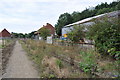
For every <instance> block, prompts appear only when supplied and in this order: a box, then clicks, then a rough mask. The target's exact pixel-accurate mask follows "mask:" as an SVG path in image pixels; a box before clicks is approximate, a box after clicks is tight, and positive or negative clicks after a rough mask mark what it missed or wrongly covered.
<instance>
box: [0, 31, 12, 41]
mask: <svg viewBox="0 0 120 80" xmlns="http://www.w3.org/2000/svg"><path fill="white" fill-rule="evenodd" d="M9 38H11V34H10V33H9V32H8V31H7V30H6V29H3V30H2V31H1V32H0V39H9Z"/></svg>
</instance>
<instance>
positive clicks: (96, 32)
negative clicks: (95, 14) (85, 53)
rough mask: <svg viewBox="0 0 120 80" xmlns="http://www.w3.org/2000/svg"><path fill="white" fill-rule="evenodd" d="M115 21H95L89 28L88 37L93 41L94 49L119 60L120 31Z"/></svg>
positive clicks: (105, 19)
mask: <svg viewBox="0 0 120 80" xmlns="http://www.w3.org/2000/svg"><path fill="white" fill-rule="evenodd" d="M119 28H120V27H119V22H118V20H115V19H111V20H110V19H109V20H108V19H107V18H104V19H103V20H99V21H97V20H96V21H95V24H94V25H92V26H91V27H90V28H89V32H88V36H89V38H90V39H93V40H94V41H95V47H96V48H97V50H98V51H99V52H100V53H102V54H109V55H111V56H113V57H114V58H117V59H120V32H119V31H120V29H119Z"/></svg>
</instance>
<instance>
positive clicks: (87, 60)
mask: <svg viewBox="0 0 120 80" xmlns="http://www.w3.org/2000/svg"><path fill="white" fill-rule="evenodd" d="M21 43H22V44H24V45H23V47H24V49H25V50H26V51H27V52H28V53H29V54H28V55H29V56H30V58H31V59H32V60H33V61H34V62H35V63H36V64H37V65H38V68H39V72H40V76H41V77H47V78H51V77H64V78H85V77H89V75H87V74H86V73H85V72H80V71H79V70H77V69H76V70H77V71H76V70H75V69H74V68H73V67H72V66H71V65H68V64H66V62H62V63H63V65H64V68H62V69H60V68H59V67H58V66H57V65H56V60H59V59H58V58H56V57H53V56H54V55H57V56H59V55H62V56H63V58H70V59H73V60H75V61H78V62H83V63H84V64H85V65H86V64H93V63H94V64H95V67H96V66H97V67H98V70H96V71H99V69H101V70H102V71H100V72H106V73H107V72H117V71H115V69H114V68H115V67H114V65H111V64H112V63H114V62H115V61H112V62H110V61H109V60H104V62H103V60H102V59H103V58H102V57H101V55H100V54H99V53H97V52H96V51H94V50H86V49H84V48H82V49H81V48H79V47H77V46H59V45H51V44H46V43H45V42H42V41H34V40H26V41H21ZM115 64H117V63H115ZM108 66H109V67H108ZM103 67H104V69H102V68H103ZM91 68H92V67H91Z"/></svg>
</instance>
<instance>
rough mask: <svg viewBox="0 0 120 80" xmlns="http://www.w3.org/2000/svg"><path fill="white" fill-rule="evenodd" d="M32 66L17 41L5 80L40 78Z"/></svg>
mask: <svg viewBox="0 0 120 80" xmlns="http://www.w3.org/2000/svg"><path fill="white" fill-rule="evenodd" d="M32 65H33V63H32V62H31V61H30V60H29V59H28V57H27V55H26V52H25V51H24V50H23V48H22V47H21V44H20V43H19V42H18V41H16V44H15V46H14V49H13V54H12V55H11V57H10V60H9V62H8V65H7V69H6V73H5V74H4V75H3V78H39V77H38V72H37V70H36V69H35V67H33V66H32Z"/></svg>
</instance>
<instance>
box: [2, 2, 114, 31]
mask: <svg viewBox="0 0 120 80" xmlns="http://www.w3.org/2000/svg"><path fill="white" fill-rule="evenodd" d="M101 2H103V3H104V2H107V3H108V4H109V3H111V2H113V0H0V31H1V30H2V29H4V28H6V29H7V30H8V31H9V32H17V33H30V32H32V31H37V30H38V29H39V28H41V27H42V26H43V25H46V23H50V24H52V25H53V26H54V25H55V24H56V23H57V20H58V18H59V16H60V14H63V13H65V12H68V13H72V12H73V11H79V12H81V11H83V10H85V9H86V8H89V7H95V6H96V5H98V4H101Z"/></svg>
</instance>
